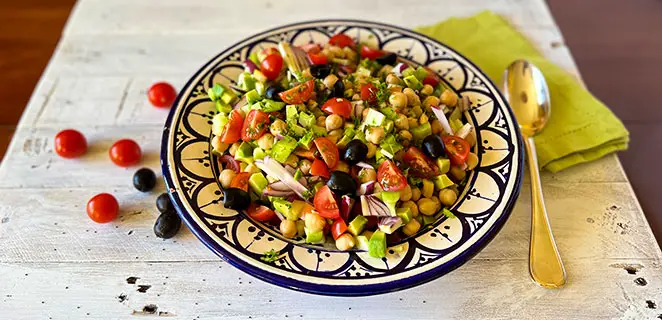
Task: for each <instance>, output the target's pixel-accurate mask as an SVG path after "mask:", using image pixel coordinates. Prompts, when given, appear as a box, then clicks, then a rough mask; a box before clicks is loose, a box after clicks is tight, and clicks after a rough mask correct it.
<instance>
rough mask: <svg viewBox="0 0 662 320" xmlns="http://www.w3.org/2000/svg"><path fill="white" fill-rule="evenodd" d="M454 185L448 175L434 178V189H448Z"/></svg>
mask: <svg viewBox="0 0 662 320" xmlns="http://www.w3.org/2000/svg"><path fill="white" fill-rule="evenodd" d="M454 184H455V183H454V182H453V181H452V180H451V179H450V178H448V176H447V175H446V174H442V175H439V176H436V177H434V187H435V188H437V190H441V189H445V188H448V187H450V186H452V185H454Z"/></svg>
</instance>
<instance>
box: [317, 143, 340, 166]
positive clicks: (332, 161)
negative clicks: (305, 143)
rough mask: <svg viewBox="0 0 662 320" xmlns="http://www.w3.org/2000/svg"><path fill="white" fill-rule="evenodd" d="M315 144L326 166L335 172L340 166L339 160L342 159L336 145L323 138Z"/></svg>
mask: <svg viewBox="0 0 662 320" xmlns="http://www.w3.org/2000/svg"><path fill="white" fill-rule="evenodd" d="M313 142H314V143H315V146H316V147H317V151H319V153H320V154H322V159H324V162H326V165H327V166H328V167H329V168H330V169H331V170H333V169H334V168H335V167H336V165H338V159H340V153H339V152H338V147H336V144H335V143H333V142H331V140H329V139H327V138H323V137H322V138H317V139H315V140H314V141H313Z"/></svg>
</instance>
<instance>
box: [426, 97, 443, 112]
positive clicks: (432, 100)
mask: <svg viewBox="0 0 662 320" xmlns="http://www.w3.org/2000/svg"><path fill="white" fill-rule="evenodd" d="M439 102H440V100H439V98H437V97H435V96H428V97H427V98H425V100H423V108H425V109H426V110H427V109H430V107H432V106H435V107H438V106H439Z"/></svg>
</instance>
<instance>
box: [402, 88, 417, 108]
mask: <svg viewBox="0 0 662 320" xmlns="http://www.w3.org/2000/svg"><path fill="white" fill-rule="evenodd" d="M402 93H404V94H405V96H406V97H407V105H408V106H410V107H415V106H420V105H421V98H420V97H419V96H418V95H417V94H416V91H414V89H412V88H404V90H402Z"/></svg>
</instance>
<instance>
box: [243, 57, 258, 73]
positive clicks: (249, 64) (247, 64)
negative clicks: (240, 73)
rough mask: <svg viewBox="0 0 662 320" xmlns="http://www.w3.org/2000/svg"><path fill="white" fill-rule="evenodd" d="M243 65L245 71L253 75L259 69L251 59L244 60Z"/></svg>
mask: <svg viewBox="0 0 662 320" xmlns="http://www.w3.org/2000/svg"><path fill="white" fill-rule="evenodd" d="M243 65H244V69H245V70H246V71H248V72H250V73H253V71H255V69H257V65H255V63H254V62H253V61H252V60H250V59H246V60H244V63H243Z"/></svg>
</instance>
